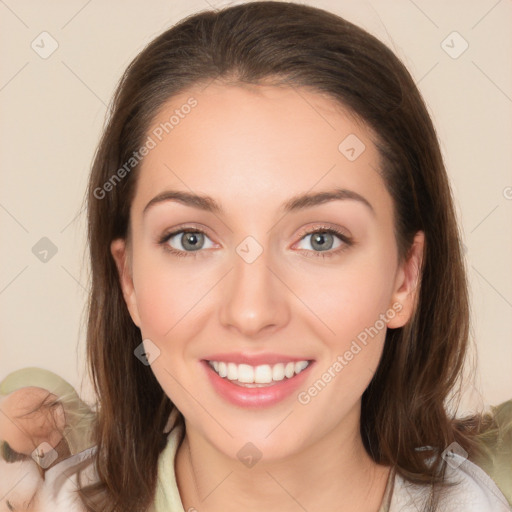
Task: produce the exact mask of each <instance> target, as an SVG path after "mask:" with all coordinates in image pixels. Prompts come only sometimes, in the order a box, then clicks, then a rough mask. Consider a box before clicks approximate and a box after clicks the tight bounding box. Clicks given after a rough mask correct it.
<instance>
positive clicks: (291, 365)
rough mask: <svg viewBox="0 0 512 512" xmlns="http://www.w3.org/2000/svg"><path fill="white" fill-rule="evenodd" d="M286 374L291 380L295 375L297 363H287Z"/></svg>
mask: <svg viewBox="0 0 512 512" xmlns="http://www.w3.org/2000/svg"><path fill="white" fill-rule="evenodd" d="M284 374H285V375H286V377H288V378H289V379H291V378H292V377H293V376H294V375H295V363H287V364H286V368H285V369H284Z"/></svg>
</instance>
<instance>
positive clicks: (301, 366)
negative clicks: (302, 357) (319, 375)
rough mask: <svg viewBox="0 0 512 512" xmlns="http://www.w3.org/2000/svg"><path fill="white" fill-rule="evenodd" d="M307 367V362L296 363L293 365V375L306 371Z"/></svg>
mask: <svg viewBox="0 0 512 512" xmlns="http://www.w3.org/2000/svg"><path fill="white" fill-rule="evenodd" d="M307 366H308V362H307V361H298V362H297V363H295V373H300V372H301V371H302V370H304V369H306V368H307Z"/></svg>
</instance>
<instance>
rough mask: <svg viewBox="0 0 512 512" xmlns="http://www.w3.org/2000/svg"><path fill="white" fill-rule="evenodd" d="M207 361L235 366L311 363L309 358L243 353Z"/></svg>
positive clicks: (224, 354)
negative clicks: (233, 364)
mask: <svg viewBox="0 0 512 512" xmlns="http://www.w3.org/2000/svg"><path fill="white" fill-rule="evenodd" d="M204 360H205V361H219V362H220V361H223V362H225V363H235V364H248V365H250V366H258V365H262V364H269V365H271V364H277V363H290V362H293V363H296V362H297V361H311V359H310V358H307V357H293V356H287V355H284V354H275V353H263V354H262V353H260V354H249V353H242V352H229V353H223V354H212V355H211V356H208V357H205V358H204Z"/></svg>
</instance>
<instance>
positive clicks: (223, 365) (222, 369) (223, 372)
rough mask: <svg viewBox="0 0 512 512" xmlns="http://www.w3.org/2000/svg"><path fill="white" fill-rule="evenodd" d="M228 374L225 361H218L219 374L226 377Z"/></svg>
mask: <svg viewBox="0 0 512 512" xmlns="http://www.w3.org/2000/svg"><path fill="white" fill-rule="evenodd" d="M227 374H228V367H227V366H226V363H222V362H219V376H220V377H226V376H227Z"/></svg>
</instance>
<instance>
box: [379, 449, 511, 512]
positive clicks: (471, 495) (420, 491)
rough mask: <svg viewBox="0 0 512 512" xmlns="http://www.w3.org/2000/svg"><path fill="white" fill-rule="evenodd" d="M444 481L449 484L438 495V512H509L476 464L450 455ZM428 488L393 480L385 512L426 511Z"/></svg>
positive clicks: (496, 489) (401, 479)
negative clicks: (388, 503)
mask: <svg viewBox="0 0 512 512" xmlns="http://www.w3.org/2000/svg"><path fill="white" fill-rule="evenodd" d="M445 480H446V482H447V483H449V484H451V485H449V486H446V487H445V488H443V489H440V490H439V491H437V492H439V498H438V499H439V501H438V508H437V509H438V510H440V511H442V512H459V511H460V510H464V512H510V510H511V508H510V506H509V504H508V502H507V500H506V498H505V496H504V495H503V493H502V492H501V491H500V490H499V489H498V487H497V486H496V484H495V483H494V481H493V480H492V479H491V478H490V477H489V475H487V474H486V473H485V472H484V471H483V470H482V469H481V468H479V467H478V466H477V465H476V464H474V463H472V462H471V461H469V460H468V459H467V458H465V457H462V456H461V455H459V454H457V453H452V454H451V456H450V459H449V461H447V465H446V474H445ZM430 499H431V487H430V486H420V485H416V484H412V483H410V482H407V481H406V480H404V479H403V478H402V477H400V476H399V475H397V476H396V479H395V485H394V489H393V495H392V499H391V505H390V508H389V512H399V511H406V510H411V511H412V510H414V511H416V510H423V509H427V508H425V507H427V506H428V504H429V503H430Z"/></svg>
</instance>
